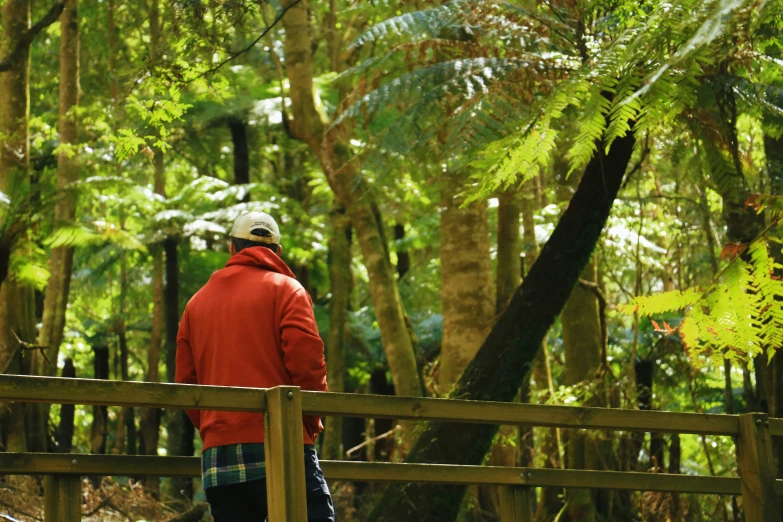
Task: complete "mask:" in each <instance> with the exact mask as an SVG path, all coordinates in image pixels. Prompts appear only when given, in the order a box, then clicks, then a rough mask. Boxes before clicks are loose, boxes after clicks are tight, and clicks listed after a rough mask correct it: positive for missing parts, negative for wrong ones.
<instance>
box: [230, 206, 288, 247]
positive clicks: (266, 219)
mask: <svg viewBox="0 0 783 522" xmlns="http://www.w3.org/2000/svg"><path fill="white" fill-rule="evenodd" d="M262 230H265V231H266V232H268V233H269V235H266V234H264V233H263V232H261V231H262ZM254 232H256V233H254ZM259 232H260V233H259ZM261 234H264V235H261ZM230 236H231V237H235V238H237V239H247V240H248V241H255V242H257V243H265V244H267V245H279V244H280V229H279V228H278V227H277V222H276V221H275V220H274V218H272V216H270V215H269V214H265V213H264V212H248V213H247V214H242V215H241V216H239V217H238V218H237V220H236V221H234V226H233V227H232V228H231V234H230Z"/></svg>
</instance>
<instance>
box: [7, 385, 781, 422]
mask: <svg viewBox="0 0 783 522" xmlns="http://www.w3.org/2000/svg"><path fill="white" fill-rule="evenodd" d="M301 393H302V411H303V412H304V413H305V414H320V415H333V416H347V417H351V416H353V417H375V418H393V419H413V420H436V421H453V422H461V423H486V424H528V425H535V426H542V427H560V428H583V429H600V430H619V431H656V432H659V433H660V432H662V433H696V434H703V435H738V434H739V418H738V416H736V415H717V414H700V413H676V412H663V411H637V410H621V409H605V408H582V407H573V406H545V405H538V404H519V403H502V402H484V401H464V400H455V399H430V398H415V397H395V396H384V395H359V394H344V393H319V392H308V391H303V392H301ZM265 394H266V390H263V389H260V388H259V389H256V388H235V387H223V386H195V385H186V384H159V383H146V382H123V381H104V380H93V379H64V378H61V377H30V376H17V375H0V401H19V402H47V403H53V404H85V405H109V406H134V407H157V408H190V409H201V410H205V409H206V410H225V411H251V412H252V411H258V412H263V411H265V409H266V403H265V400H266V399H265V397H266V395H265ZM770 431H771V433H772V434H773V435H777V434H781V435H783V420H781V419H772V420H771V422H770Z"/></svg>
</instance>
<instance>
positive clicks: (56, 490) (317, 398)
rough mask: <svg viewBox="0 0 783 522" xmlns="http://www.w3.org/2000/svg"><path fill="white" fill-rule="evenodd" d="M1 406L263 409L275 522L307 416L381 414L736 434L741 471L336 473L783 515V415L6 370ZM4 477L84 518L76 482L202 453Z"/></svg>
mask: <svg viewBox="0 0 783 522" xmlns="http://www.w3.org/2000/svg"><path fill="white" fill-rule="evenodd" d="M0 401H2V402H8V401H19V402H46V403H55V404H85V405H107V406H134V407H155V408H189V409H206V410H225V411H249V412H259V413H265V416H264V417H265V419H264V421H265V434H266V436H265V438H266V444H265V452H266V461H267V469H268V470H269V478H268V482H267V484H268V487H267V489H268V499H269V502H268V504H269V520H270V522H305V521H306V518H307V516H306V509H305V496H304V474H303V470H304V462H303V453H302V451H301V447H302V444H303V441H302V424H301V423H302V415H303V414H319V415H329V416H351V417H384V418H393V419H417V420H437V421H446V422H459V423H488V424H527V425H535V426H544V427H561V428H578V429H598V430H619V431H655V432H659V433H660V432H670V433H695V434H708V435H731V436H733V437H735V439H736V440H737V461H738V472H739V476H740V478H728V477H705V476H692V475H671V474H663V473H660V474H656V473H635V472H616V471H588V470H558V469H535V468H513V467H486V466H456V465H445V464H395V463H368V462H345V461H323V463H322V465H323V469H324V474H325V475H326V477H327V478H329V479H331V480H354V481H382V482H424V483H436V484H438V483H443V484H489V485H498V486H502V487H503V488H502V489H501V510H502V511H503V513H502V520H503V521H504V522H506V521H511V522H529V521H530V520H531V518H530V517H531V510H532V507H531V506H530V505H529V495H525V494H522V492H523V491H524V490H525V489H526V488H530V487H566V488H593V489H596V488H599V489H600V488H603V489H622V490H637V491H663V492H681V493H698V494H719V495H739V494H741V495H742V499H743V506H744V509H745V521H746V522H770V521H776V522H777V521H781V508H780V500H779V496H783V481H781V480H776V479H775V466H774V462H773V456H772V443H771V437H772V436H777V435H783V419H768V418H767V416H766V415H761V414H747V415H713V414H692V413H673V412H654V411H633V410H618V409H602V408H581V407H568V406H541V405H529V404H506V403H496V402H482V401H461V400H452V399H428V398H412V397H388V396H373V395H351V394H336V393H316V392H307V391H300V390H299V389H298V388H296V387H286V386H281V387H276V388H271V389H269V390H263V389H255V388H229V387H218V386H192V385H178V384H157V383H140V382H119V381H102V380H90V379H63V378H47V377H28V376H9V375H0ZM0 474H16V475H45V476H46V477H47V478H46V481H45V502H44V506H45V519H46V520H47V521H49V520H57V521H63V522H72V521H76V520H79V519H80V508H79V506H80V487H79V484H80V482H79V477H80V476H86V475H114V476H133V477H140V476H191V477H195V476H199V474H200V459H199V458H198V457H155V456H141V457H134V456H122V455H77V454H69V455H62V454H40V453H0Z"/></svg>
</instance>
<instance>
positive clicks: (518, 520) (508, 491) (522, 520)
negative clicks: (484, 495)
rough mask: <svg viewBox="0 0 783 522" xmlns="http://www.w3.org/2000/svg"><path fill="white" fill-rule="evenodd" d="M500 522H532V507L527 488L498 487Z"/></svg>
mask: <svg viewBox="0 0 783 522" xmlns="http://www.w3.org/2000/svg"><path fill="white" fill-rule="evenodd" d="M498 495H499V497H500V522H532V521H533V505H532V503H531V498H530V497H531V492H530V488H528V487H527V486H499V487H498Z"/></svg>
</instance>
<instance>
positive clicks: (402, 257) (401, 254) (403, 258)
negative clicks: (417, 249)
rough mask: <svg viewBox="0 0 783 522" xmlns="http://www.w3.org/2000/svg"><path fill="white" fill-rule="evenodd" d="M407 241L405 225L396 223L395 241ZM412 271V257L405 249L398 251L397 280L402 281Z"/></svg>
mask: <svg viewBox="0 0 783 522" xmlns="http://www.w3.org/2000/svg"><path fill="white" fill-rule="evenodd" d="M403 239H405V225H403V224H402V223H396V224H395V225H394V240H395V241H401V240H403ZM410 269H411V255H410V254H409V253H408V250H407V249H405V248H398V249H397V280H398V281H399V280H401V279H402V278H403V277H405V274H407V273H408V270H410Z"/></svg>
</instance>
